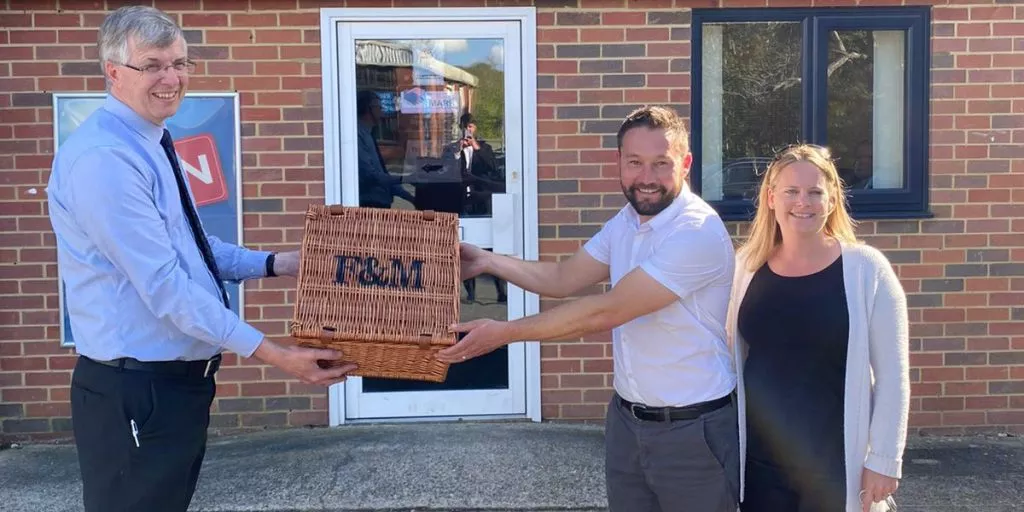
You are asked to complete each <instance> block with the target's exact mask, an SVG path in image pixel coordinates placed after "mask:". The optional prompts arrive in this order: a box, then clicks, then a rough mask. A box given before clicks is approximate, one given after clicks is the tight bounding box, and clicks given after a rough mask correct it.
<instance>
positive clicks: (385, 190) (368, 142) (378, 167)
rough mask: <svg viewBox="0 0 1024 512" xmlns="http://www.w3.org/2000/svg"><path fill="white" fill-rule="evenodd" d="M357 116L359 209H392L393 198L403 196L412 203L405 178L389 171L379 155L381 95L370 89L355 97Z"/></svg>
mask: <svg viewBox="0 0 1024 512" xmlns="http://www.w3.org/2000/svg"><path fill="white" fill-rule="evenodd" d="M356 116H357V117H358V128H357V130H356V132H357V136H358V141H357V142H358V150H359V206H361V207H364V208H391V204H392V203H393V202H394V198H395V197H396V196H397V197H401V198H402V199H405V200H406V201H409V202H410V203H414V202H415V198H414V197H413V195H412V194H411V193H409V191H408V190H405V189H404V188H402V178H401V177H400V176H393V175H392V174H391V173H389V172H388V166H387V162H385V161H384V155H383V154H381V152H380V144H379V143H378V141H377V137H375V136H374V130H375V129H378V128H379V126H380V123H381V106H380V96H378V95H377V93H375V92H374V91H371V90H362V91H359V93H358V94H357V95H356Z"/></svg>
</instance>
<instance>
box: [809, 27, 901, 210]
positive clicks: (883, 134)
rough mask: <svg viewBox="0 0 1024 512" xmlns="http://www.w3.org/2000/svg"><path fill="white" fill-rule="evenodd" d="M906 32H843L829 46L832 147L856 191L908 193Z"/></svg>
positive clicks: (832, 35)
mask: <svg viewBox="0 0 1024 512" xmlns="http://www.w3.org/2000/svg"><path fill="white" fill-rule="evenodd" d="M903 48H904V32H903V31H900V30H885V31H881V30H876V31H872V30H839V31H832V32H831V33H830V34H829V42H828V144H829V146H830V147H831V149H832V154H833V156H834V157H836V163H837V164H838V166H839V170H840V174H841V175H842V177H843V180H844V181H845V182H846V184H847V186H849V187H850V188H851V189H853V190H861V189H872V188H874V189H881V188H903V169H904V163H903V144H904V141H903V130H904V124H903V123H904V119H903V117H904V115H903V113H904V97H903V96H904V91H903V89H904V85H903V84H904V73H905V70H904V58H903V56H904V51H903Z"/></svg>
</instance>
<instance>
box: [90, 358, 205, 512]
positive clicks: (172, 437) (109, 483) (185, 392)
mask: <svg viewBox="0 0 1024 512" xmlns="http://www.w3.org/2000/svg"><path fill="white" fill-rule="evenodd" d="M215 391H216V386H215V383H214V378H213V376H212V375H211V376H208V377H202V376H201V375H197V376H192V377H185V376H171V375H161V374H157V373H150V372H144V371H133V370H126V369H119V368H114V367H110V366H106V365H103V364H100V363H97V362H95V361H92V360H90V359H88V358H85V357H79V359H78V363H77V364H76V366H75V371H74V374H73V375H72V379H71V415H72V421H73V423H74V434H75V445H76V447H77V448H78V463H79V468H80V469H81V472H82V487H83V500H84V503H85V510H86V512H100V511H102V512H122V511H123V512H127V511H147V512H149V511H174V512H184V511H185V510H187V509H188V506H189V503H190V502H191V501H192V495H193V493H194V492H195V488H196V481H197V480H198V478H199V468H200V466H202V462H203V457H204V455H205V454H206V429H207V427H209V424H210V405H211V403H212V402H213V396H214V393H215Z"/></svg>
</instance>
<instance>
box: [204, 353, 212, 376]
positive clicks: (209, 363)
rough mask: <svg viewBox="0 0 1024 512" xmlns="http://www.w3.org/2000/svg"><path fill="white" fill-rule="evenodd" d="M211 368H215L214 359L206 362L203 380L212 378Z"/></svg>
mask: <svg viewBox="0 0 1024 512" xmlns="http://www.w3.org/2000/svg"><path fill="white" fill-rule="evenodd" d="M210 368H213V359H212V358H210V359H207V360H206V369H205V370H203V378H204V379H205V378H207V377H209V376H210Z"/></svg>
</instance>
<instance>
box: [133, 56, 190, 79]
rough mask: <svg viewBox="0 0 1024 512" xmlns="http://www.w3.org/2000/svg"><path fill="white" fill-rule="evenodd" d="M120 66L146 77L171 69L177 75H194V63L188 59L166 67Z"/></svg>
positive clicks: (152, 65) (155, 65)
mask: <svg viewBox="0 0 1024 512" xmlns="http://www.w3.org/2000/svg"><path fill="white" fill-rule="evenodd" d="M121 65H122V66H124V67H126V68H128V69H134V70H135V71H138V72H140V73H142V74H145V75H148V76H158V75H160V74H161V73H163V72H164V70H165V69H168V68H170V69H173V70H174V72H175V73H177V74H179V75H185V74H189V73H194V72H195V70H196V63H195V62H194V61H192V60H189V59H185V60H179V61H177V62H174V63H172V64H170V65H166V66H165V65H163V64H155V63H154V64H146V65H145V66H142V67H138V66H132V65H131V64H123V63H122V64H121Z"/></svg>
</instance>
